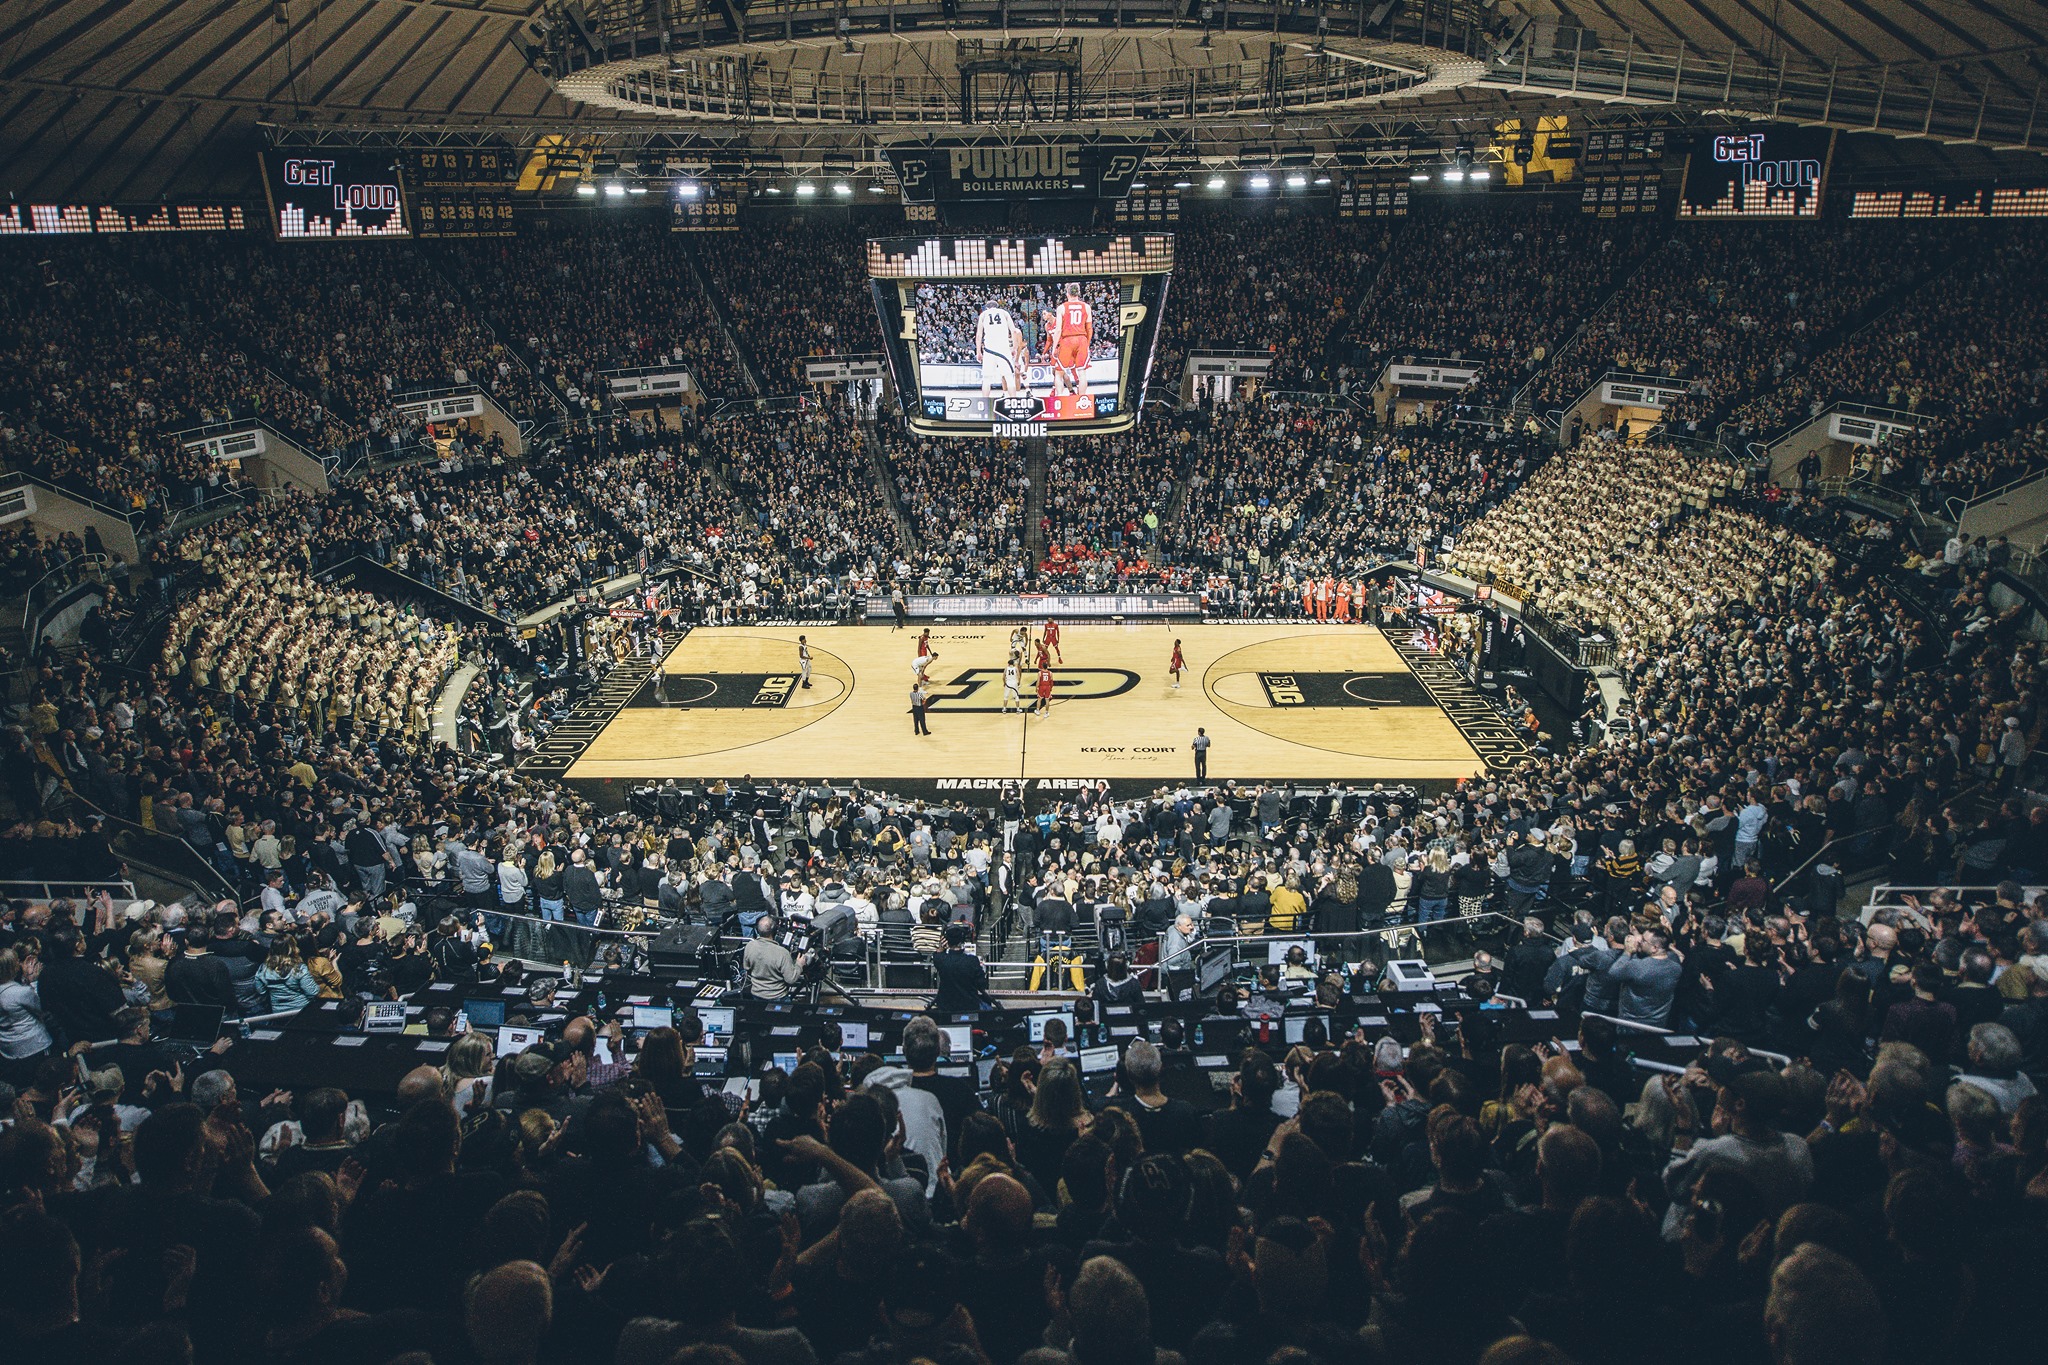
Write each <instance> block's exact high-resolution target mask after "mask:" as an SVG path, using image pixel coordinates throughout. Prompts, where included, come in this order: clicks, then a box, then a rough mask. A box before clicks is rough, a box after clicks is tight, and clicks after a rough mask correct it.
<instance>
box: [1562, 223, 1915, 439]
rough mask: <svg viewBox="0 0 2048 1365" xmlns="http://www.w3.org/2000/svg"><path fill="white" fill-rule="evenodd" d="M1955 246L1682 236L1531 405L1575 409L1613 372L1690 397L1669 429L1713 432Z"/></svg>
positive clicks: (1865, 231) (1690, 232) (1850, 228)
mask: <svg viewBox="0 0 2048 1365" xmlns="http://www.w3.org/2000/svg"><path fill="white" fill-rule="evenodd" d="M1955 247H1956V236H1955V234H1953V233H1950V232H1948V231H1947V230H1946V229H1944V230H1943V231H1941V232H1930V231H1928V230H1926V229H1924V228H1918V227H1902V226H1900V225H1897V224H1869V223H1851V224H1848V225H1847V226H1845V227H1842V228H1840V229H1837V230H1830V231H1826V232H1818V233H1816V232H1806V231H1803V230H1802V229H1801V227H1800V226H1799V225H1792V224H1787V225H1772V224H1758V223H1744V224H1742V225H1740V226H1739V227H1692V228H1688V229H1685V230H1681V231H1677V232H1673V233H1672V234H1671V235H1670V236H1668V237H1666V238H1664V240H1663V241H1662V242H1660V243H1658V244H1657V245H1656V246H1655V247H1654V248H1653V249H1652V250H1651V251H1650V254H1649V258H1648V259H1647V260H1646V261H1645V262H1644V264H1643V265H1642V267H1641V268H1640V269H1638V270H1637V271H1636V272H1635V274H1634V275H1633V276H1631V277H1630V279H1629V281H1628V285H1627V287H1626V288H1625V289H1623V290H1621V291H1620V292H1619V293H1618V294H1616V295H1615V296H1614V298H1613V299H1611V300H1610V301H1609V302H1608V304H1607V305H1606V306H1605V307H1604V308H1602V309H1601V310H1600V311H1599V312H1598V313H1596V314H1595V315H1594V316H1593V317H1592V318H1591V319H1589V320H1588V321H1587V323H1586V326H1585V329H1584V331H1583V333H1582V334H1581V336H1580V340H1579V342H1578V344H1577V345H1576V346H1574V347H1573V348H1571V350H1570V351H1568V352H1566V353H1565V354H1562V355H1559V356H1558V357H1556V359H1555V360H1554V362H1553V363H1552V364H1551V366H1550V367H1549V368H1548V369H1547V370H1545V371H1544V373H1543V376H1542V378H1541V381H1540V382H1539V384H1538V385H1537V389H1536V392H1535V394H1534V399H1533V401H1534V405H1535V407H1536V409H1537V410H1538V411H1543V410H1545V409H1549V408H1556V407H1561V406H1563V405H1564V404H1566V403H1570V402H1572V401H1574V400H1575V399H1577V398H1578V397H1579V395H1580V394H1582V393H1584V392H1585V391H1586V388H1587V386H1588V385H1590V384H1592V383H1593V381H1595V380H1596V379H1598V378H1599V377H1600V376H1601V374H1603V373H1604V372H1606V371H1607V370H1610V369H1613V370H1621V371H1624V372H1626V373H1631V374H1648V375H1658V376H1661V377H1664V378H1668V379H1679V380H1684V381H1686V382H1687V386H1688V389H1689V392H1688V394H1687V396H1686V398H1685V399H1684V400H1682V401H1681V402H1680V403H1679V404H1678V405H1676V406H1674V407H1673V408H1670V409H1668V410H1667V411H1666V414H1665V416H1666V419H1667V420H1668V421H1670V422H1672V423H1673V424H1675V425H1677V426H1680V427H1683V428H1685V429H1687V430H1691V431H1702V432H1705V431H1711V430H1713V428H1714V426H1715V424H1716V423H1717V422H1718V420H1719V419H1720V418H1721V416H1723V415H1725V414H1726V412H1727V411H1728V409H1729V408H1730V407H1732V406H1733V405H1734V404H1736V403H1739V402H1741V401H1742V400H1743V399H1745V398H1748V397H1750V396H1751V395H1752V394H1756V393H1759V392H1761V391H1763V390H1765V389H1766V388H1769V387H1772V386H1775V385H1777V384H1779V383H1781V382H1782V381H1783V380H1784V379H1785V378H1786V376H1788V375H1790V374H1792V373H1793V372H1794V371H1796V370H1797V369H1798V368H1799V367H1800V366H1801V365H1802V364H1804V363H1805V362H1806V361H1807V360H1810V359H1811V358H1812V357H1813V355H1814V352H1815V349H1816V348H1817V347H1818V346H1820V345H1822V344H1823V339H1824V338H1826V337H1828V335H1829V334H1830V333H1831V332H1832V331H1834V329H1836V328H1839V327H1841V326H1842V325H1844V324H1845V323H1848V322H1851V321H1853V320H1855V319H1857V318H1859V317H1861V316H1863V315H1864V314H1865V313H1866V312H1867V311H1868V310H1869V309H1870V308H1872V307H1873V306H1874V305H1876V304H1878V303H1879V302H1880V301H1881V300H1882V299H1883V298H1884V297H1885V296H1886V295H1887V294H1889V293H1891V292H1893V291H1897V290H1902V289H1905V288H1909V287H1910V286H1911V285H1912V284H1913V283H1914V282H1915V281H1917V280H1919V279H1920V278H1922V277H1923V276H1925V275H1926V274H1927V273H1929V272H1931V271H1933V270H1935V269H1937V268H1938V267H1939V266H1941V265H1942V264H1943V263H1944V262H1945V261H1946V260H1947V259H1948V258H1949V256H1950V254H1951V253H1952V252H1953V251H1954V250H1955Z"/></svg>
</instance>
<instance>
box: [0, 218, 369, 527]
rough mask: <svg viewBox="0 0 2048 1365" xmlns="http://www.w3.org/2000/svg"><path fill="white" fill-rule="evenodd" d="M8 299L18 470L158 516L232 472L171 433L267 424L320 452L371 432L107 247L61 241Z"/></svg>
mask: <svg viewBox="0 0 2048 1365" xmlns="http://www.w3.org/2000/svg"><path fill="white" fill-rule="evenodd" d="M49 251H50V255H49V257H48V258H47V259H46V260H45V261H43V262H42V263H41V276H40V278H39V279H36V280H23V281H18V285H19V287H17V288H14V289H11V290H9V291H7V296H6V298H5V300H4V301H0V355H4V363H0V408H4V410H5V412H6V413H7V418H6V422H5V427H6V436H5V452H4V453H5V455H6V458H7V460H8V462H9V463H10V464H14V465H17V466H18V467H21V468H24V469H27V470H29V471H31V472H33V473H36V474H38V475H40V476H41V477H43V478H46V479H49V480H50V481H51V482H53V483H56V484H59V485H60V486H64V487H68V488H74V489H77V490H78V491H79V492H81V493H84V494H85V495H87V496H88V497H91V498H93V499H94V500H96V501H100V502H105V503H109V504H111V505H113V506H114V507H116V508H117V509H119V510H122V511H124V512H133V513H142V514H145V515H146V516H148V517H150V518H152V519H160V518H161V517H162V516H163V515H165V514H166V513H167V512H168V511H169V510H175V508H176V507H178V506H182V505H187V504H190V503H195V502H199V501H202V500H204V499H205V498H206V496H207V495H208V493H209V490H213V489H217V488H218V487H219V486H220V485H221V482H222V481H223V480H224V478H225V477H226V476H225V475H224V474H223V472H222V471H221V470H220V469H218V468H217V467H215V465H214V462H213V461H211V460H210V459H208V458H207V457H206V456H204V455H203V454H199V453H195V452H193V451H189V450H187V449H185V448H184V446H183V445H182V444H181V443H179V442H178V441H176V440H174V439H173V438H172V436H171V433H173V432H177V431H182V430H186V429H188V428H191V427H196V426H201V425H204V424H206V423H210V422H218V421H225V420H227V419H229V418H231V417H261V418H262V419H263V420H264V421H266V422H269V423H271V424H272V425H274V426H276V427H277V428H279V429H280V430H281V431H283V432H284V433H285V434H286V435H288V436H291V437H293V438H294V439H297V440H299V441H301V442H303V443H304V444H305V446H306V447H307V448H308V449H310V450H313V451H316V452H325V451H327V450H329V449H332V448H335V447H337V446H340V445H343V444H345V443H347V442H348V441H351V440H353V439H355V438H356V437H357V436H359V435H360V434H361V433H360V431H359V430H357V429H356V428H355V427H353V426H352V425H350V424H348V423H346V422H345V421H343V420H342V419H340V418H339V417H338V415H337V414H336V413H335V412H334V411H333V410H331V409H330V408H327V407H325V406H323V405H322V404H321V403H319V402H318V401H317V400H315V399H313V398H311V397H309V396H308V395H306V394H305V393H302V392H301V391H299V390H297V389H295V388H293V387H291V386H290V385H289V384H286V383H284V382H283V381H282V380H279V379H278V378H276V377H275V376H274V375H272V374H271V373H270V372H269V371H268V370H266V369H264V368H263V366H262V365H261V364H260V363H258V362H257V361H256V360H254V359H252V358H251V357H250V356H249V355H247V354H245V353H244V352H242V351H241V350H239V349H237V348H236V347H235V345H234V344H233V342H232V341H230V340H228V339H226V338H224V337H223V336H221V335H219V334H218V333H216V332H214V331H212V330H210V329H207V328H205V327H204V326H201V325H198V324H196V323H195V322H194V321H192V320H191V319H188V318H187V317H185V316H184V315H182V314H181V312H180V311H179V310H178V309H177V308H176V307H174V306H173V305H172V304H171V303H170V302H169V301H168V300H167V299H166V298H165V297H164V295H163V294H161V293H159V292H158V290H157V288H156V284H157V283H158V281H157V280H156V279H155V277H154V275H153V272H150V271H149V270H147V269H146V268H145V267H144V266H143V264H142V263H140V262H137V261H131V260H129V259H128V258H127V257H126V256H125V255H123V256H118V257H117V256H116V255H115V254H113V253H112V252H111V251H110V249H108V248H107V247H105V246H103V245H101V244H98V243H52V244H50V245H49Z"/></svg>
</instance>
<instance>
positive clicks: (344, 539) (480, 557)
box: [310, 441, 632, 619]
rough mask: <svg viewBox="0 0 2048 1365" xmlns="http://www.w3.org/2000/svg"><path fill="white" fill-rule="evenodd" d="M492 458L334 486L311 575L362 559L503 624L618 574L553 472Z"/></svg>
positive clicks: (610, 551)
mask: <svg viewBox="0 0 2048 1365" xmlns="http://www.w3.org/2000/svg"><path fill="white" fill-rule="evenodd" d="M494 446H495V441H492V442H487V443H483V448H480V449H478V450H476V451H475V452H473V453H469V454H464V453H462V452H461V450H460V448H459V447H458V448H457V449H456V450H455V451H452V452H451V455H450V458H447V459H443V460H440V461H436V462H431V463H422V464H412V465H406V466H402V467H400V468H397V469H392V470H387V471H383V472H380V473H373V474H370V475H367V476H366V477H364V478H363V479H361V480H359V481H354V482H350V483H348V484H345V485H343V486H342V487H341V488H340V489H338V490H336V492H335V494H334V496H333V497H331V498H329V499H328V500H326V501H325V502H324V503H323V505H322V507H321V516H320V523H319V526H318V527H317V529H316V530H315V531H314V533H313V536H312V543H311V546H310V548H311V550H312V553H313V562H314V564H315V566H316V567H323V568H324V567H327V566H329V565H332V564H337V563H340V562H341V561H342V560H344V559H346V558H348V557H349V556H351V555H364V556H367V557H368V558H370V559H372V560H374V561H376V562H377V563H379V564H382V565H385V566H387V567H389V568H391V569H393V570H395V571H396V572H398V573H402V574H404V575H406V576H407V577H410V578H414V579H417V580H419V581H420V582H422V583H425V584H426V585H427V586H428V587H431V588H434V589H436V590H438V591H440V592H444V593H446V594H448V596H450V597H453V598H455V599H457V600H458V601H462V602H466V603H468V604H470V605H472V606H475V607H479V608H482V609H483V610H485V611H489V612H491V613H493V614H494V615H498V616H501V617H505V618H508V619H510V618H516V617H518V616H521V615H524V614H525V613H526V612H528V611H531V610H532V609H534V608H535V607H538V606H541V605H543V604H545V603H548V602H555V601H559V600H561V599H562V598H563V597H565V596H567V595H568V594H569V593H571V592H574V591H575V590H577V589H579V588H587V587H589V586H591V585H592V584H594V583H602V582H604V581H606V580H607V579H612V578H616V577H618V576H619V575H620V574H622V573H624V572H626V571H627V569H628V568H629V567H630V560H631V558H632V556H631V554H630V552H629V551H628V550H627V548H626V547H625V545H624V543H623V542H622V541H621V540H620V539H619V538H618V537H617V536H615V535H614V534H612V533H611V532H610V530H609V528H607V527H603V526H600V525H599V524H598V523H597V519H596V517H595V516H594V515H593V514H592V512H591V511H590V509H589V508H588V507H587V506H585V505H584V504H583V502H582V500H581V499H580V498H579V497H577V495H576V482H575V481H574V480H571V479H569V478H567V477H565V475H564V471H563V469H562V467H561V465H560V463H559V462H557V461H555V460H552V459H537V460H520V461H507V460H506V459H505V458H504V457H503V454H502V452H501V451H497V450H495V449H493V447H494Z"/></svg>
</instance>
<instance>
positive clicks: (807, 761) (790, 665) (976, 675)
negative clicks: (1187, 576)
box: [567, 622, 1524, 790]
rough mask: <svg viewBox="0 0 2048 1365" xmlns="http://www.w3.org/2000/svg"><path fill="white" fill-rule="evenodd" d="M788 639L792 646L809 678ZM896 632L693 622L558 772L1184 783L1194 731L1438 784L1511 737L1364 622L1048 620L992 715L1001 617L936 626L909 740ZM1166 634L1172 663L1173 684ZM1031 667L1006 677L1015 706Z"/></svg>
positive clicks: (1258, 775) (1294, 769) (1286, 765)
mask: <svg viewBox="0 0 2048 1365" xmlns="http://www.w3.org/2000/svg"><path fill="white" fill-rule="evenodd" d="M799 635H803V636H805V637H806V638H807V640H808V642H809V644H810V648H811V652H812V658H813V666H812V677H811V686H810V687H809V688H808V689H806V688H803V687H802V686H800V684H799V678H798V663H797V637H798V636H799ZM917 639H918V631H917V630H916V629H904V630H891V629H889V628H888V627H886V626H823V627H802V628H799V627H796V626H746V627H700V628H698V629H695V630H693V631H691V632H690V633H689V634H688V635H687V636H685V637H684V638H683V639H682V641H681V642H680V643H678V644H677V645H676V646H675V648H674V649H672V650H671V651H670V652H669V655H668V657H667V658H666V659H664V660H663V661H662V663H661V667H660V669H659V671H658V673H657V675H656V677H655V678H654V680H653V685H652V686H649V687H644V688H642V689H641V690H640V691H639V693H638V694H637V695H636V696H635V697H634V698H633V701H632V703H631V704H629V705H626V706H624V707H623V708H622V709H620V710H619V711H617V713H616V714H615V715H614V716H613V717H612V719H611V720H610V721H609V723H607V724H605V725H604V726H603V728H602V729H601V730H599V731H598V732H597V733H596V734H595V736H594V737H593V738H592V739H591V740H590V742H589V743H588V745H587V746H585V747H584V748H583V750H582V752H581V755H580V757H578V758H577V759H576V760H575V761H574V762H573V764H571V765H570V766H569V767H568V771H567V775H568V776H569V777H570V778H571V779H573V780H585V781H598V782H618V781H621V780H624V781H629V782H630V781H647V780H655V781H658V780H661V779H664V778H675V779H678V780H683V781H694V780H708V779H711V778H718V777H723V778H727V779H733V778H737V777H739V776H741V775H746V776H750V777H752V778H755V779H757V780H771V779H772V780H846V779H851V778H858V779H860V780H862V781H864V782H870V783H874V784H878V785H884V784H894V785H896V786H897V787H899V788H903V789H912V788H921V787H925V786H927V785H931V786H933V787H935V788H937V789H939V790H949V789H963V788H965V789H986V788H989V787H992V786H994V785H997V784H998V783H1000V782H1001V781H1004V780H1011V781H1014V780H1017V779H1030V780H1031V782H1032V785H1033V786H1045V787H1059V786H1065V785H1068V784H1069V783H1073V784H1078V783H1081V782H1087V783H1091V784H1092V783H1093V782H1095V781H1097V780H1102V779H1107V780H1109V781H1110V782H1111V783H1112V784H1113V786H1115V787H1117V788H1119V789H1121V790H1135V789H1141V788H1142V789H1146V790H1149V789H1151V788H1153V787H1156V786H1159V785H1162V784H1167V783H1181V782H1187V781H1190V780H1192V779H1193V777H1194V755H1193V752H1192V750H1191V749H1190V748H1189V744H1190V742H1191V741H1192V740H1193V739H1194V737H1195V731H1196V729H1197V728H1198V727H1200V728H1203V729H1206V730H1207V731H1208V732H1209V736H1210V738H1211V740H1212V741H1213V747H1212V748H1211V749H1210V751H1209V767H1208V776H1209V779H1210V780H1211V781H1221V780H1225V779H1236V780H1239V781H1279V780H1287V781H1296V780H1300V781H1310V782H1374V781H1380V782H1392V781H1413V782H1427V783H1446V782H1450V781H1453V780H1455V779H1458V778H1464V777H1471V776H1473V775H1475V774H1478V773H1481V772H1484V771H1485V770H1486V768H1487V767H1488V764H1489V760H1491V761H1492V762H1493V763H1495V764H1500V763H1505V762H1508V761H1511V759H1512V758H1514V757H1516V756H1519V755H1520V754H1521V753H1522V752H1524V750H1523V747H1522V745H1521V743H1520V741H1519V740H1517V739H1515V738H1514V734H1513V731H1512V730H1511V729H1510V728H1509V727H1507V726H1506V725H1505V724H1504V723H1503V722H1502V721H1501V718H1500V716H1499V713H1498V712H1496V711H1494V709H1493V708H1492V707H1491V705H1490V704H1489V703H1487V702H1486V701H1485V699H1484V698H1481V697H1480V696H1478V694H1477V693H1476V692H1474V691H1473V690H1472V689H1471V688H1470V686H1469V684H1466V683H1465V682H1464V680H1463V678H1462V676H1461V675H1459V674H1458V673H1456V671H1455V670H1453V669H1452V668H1450V666H1449V665H1448V664H1447V663H1445V662H1444V661H1442V660H1440V659H1438V658H1436V657H1435V656H1432V655H1427V654H1419V653H1418V652H1417V651H1414V650H1412V649H1408V648H1407V647H1406V646H1405V645H1400V646H1397V645H1396V644H1395V643H1394V642H1391V641H1389V640H1388V639H1387V637H1386V636H1384V635H1383V634H1381V632H1380V631H1378V630H1377V629H1374V628H1372V627H1369V626H1361V625H1341V626H1340V625H1328V626H1319V625H1315V624H1311V623H1305V622H1295V623H1279V622H1276V623H1271V624H1250V625H1188V626H1154V625H1145V626H1112V625H1080V624H1077V625H1072V626H1064V627H1063V628H1062V630H1061V639H1060V646H1061V650H1060V652H1061V654H1063V655H1064V661H1063V662H1056V663H1055V666H1054V669H1053V678H1054V692H1053V702H1052V706H1051V709H1050V711H1049V712H1048V714H1046V715H1044V716H1030V717H1027V716H1025V715H1023V714H1020V713H1016V712H1012V713H1007V714H1006V713H1005V711H1004V709H1003V704H1004V698H1003V665H1004V662H1005V659H1006V658H1007V656H1008V652H1009V641H1010V627H1009V626H1007V625H989V626H963V627H949V628H938V627H935V628H933V629H932V631H931V644H932V649H933V652H934V655H935V658H934V660H933V662H932V663H931V665H930V666H929V668H928V670H927V678H928V679H929V692H930V695H931V699H932V700H931V705H930V708H929V711H928V718H929V724H930V729H931V734H930V735H929V736H917V735H915V734H913V732H912V726H911V718H910V714H909V697H910V686H911V680H912V664H913V661H914V660H915V658H916V656H917ZM1176 639H1178V640H1179V641H1180V642H1181V651H1182V656H1183V658H1184V660H1185V663H1186V665H1187V667H1186V671H1185V672H1184V673H1183V674H1182V679H1181V686H1180V687H1179V688H1178V689H1177V690H1176V689H1175V688H1174V687H1173V686H1172V681H1173V680H1172V678H1171V676H1170V674H1169V672H1168V662H1169V660H1170V659H1171V657H1172V653H1173V645H1174V641H1175V640H1176ZM1036 679H1037V674H1036V671H1035V670H1034V669H1026V670H1024V672H1023V674H1022V678H1021V683H1022V686H1021V691H1022V692H1023V694H1024V698H1025V700H1026V701H1027V702H1030V701H1033V700H1035V698H1034V696H1033V688H1034V686H1035V683H1036ZM657 697H659V698H660V700H657Z"/></svg>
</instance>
